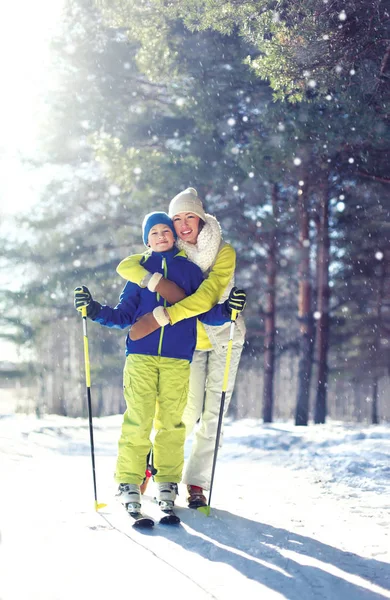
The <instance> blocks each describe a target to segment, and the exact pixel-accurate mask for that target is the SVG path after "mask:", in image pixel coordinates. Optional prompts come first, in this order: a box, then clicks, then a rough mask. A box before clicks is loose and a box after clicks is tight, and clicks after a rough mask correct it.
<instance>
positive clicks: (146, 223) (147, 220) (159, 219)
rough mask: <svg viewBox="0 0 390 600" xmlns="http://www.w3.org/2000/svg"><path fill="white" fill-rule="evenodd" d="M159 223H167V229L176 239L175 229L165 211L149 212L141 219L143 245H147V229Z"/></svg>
mask: <svg viewBox="0 0 390 600" xmlns="http://www.w3.org/2000/svg"><path fill="white" fill-rule="evenodd" d="M159 224H162V225H168V227H169V229H170V230H171V231H172V233H173V237H174V239H175V240H176V239H177V235H176V231H175V228H174V226H173V221H172V219H170V218H169V217H168V215H167V213H165V212H151V213H148V214H147V215H145V217H144V220H143V221H142V239H143V242H144V244H145V246H147V245H148V237H149V231H150V230H151V229H152V227H154V226H155V225H159Z"/></svg>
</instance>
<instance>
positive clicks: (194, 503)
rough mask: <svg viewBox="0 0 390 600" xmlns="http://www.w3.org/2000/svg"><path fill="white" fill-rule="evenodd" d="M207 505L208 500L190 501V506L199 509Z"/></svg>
mask: <svg viewBox="0 0 390 600" xmlns="http://www.w3.org/2000/svg"><path fill="white" fill-rule="evenodd" d="M205 506H207V502H204V501H203V500H193V501H192V502H189V503H188V508H194V509H198V508H204V507H205Z"/></svg>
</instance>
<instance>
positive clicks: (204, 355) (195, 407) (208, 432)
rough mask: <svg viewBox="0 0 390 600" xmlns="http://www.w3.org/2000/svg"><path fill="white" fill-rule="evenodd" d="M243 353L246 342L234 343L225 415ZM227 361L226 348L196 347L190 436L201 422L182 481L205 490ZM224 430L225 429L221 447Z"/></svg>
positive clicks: (190, 395) (187, 413)
mask: <svg viewBox="0 0 390 600" xmlns="http://www.w3.org/2000/svg"><path fill="white" fill-rule="evenodd" d="M241 352H242V343H237V344H234V343H233V348H232V354H231V360H230V369H229V379H228V386H227V390H226V397H225V406H224V416H225V414H226V412H227V410H228V408H229V403H230V399H231V397H232V393H233V389H234V383H235V380H236V374H237V370H238V365H239V362H240V357H241ZM225 364H226V349H225V351H224V352H221V353H217V352H216V351H215V350H196V351H195V353H194V357H193V359H192V363H191V370H190V386H189V393H188V401H187V406H186V408H185V410H184V414H183V422H184V424H185V426H186V436H187V437H188V436H189V435H190V434H191V433H192V431H193V430H194V428H195V426H196V423H197V421H198V419H200V422H199V424H198V425H197V427H196V429H195V433H194V439H193V441H192V446H191V452H190V456H189V459H188V461H187V463H186V465H185V467H184V473H183V478H182V482H183V483H185V484H191V485H198V486H200V487H202V488H203V489H205V490H209V489H210V480H211V470H212V466H213V457H214V449H215V439H216V434H217V428H218V417H219V410H220V406H221V395H222V385H223V376H224V373H225ZM222 433H223V430H221V438H220V442H219V446H220V447H221V445H222Z"/></svg>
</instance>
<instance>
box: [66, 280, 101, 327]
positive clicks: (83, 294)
mask: <svg viewBox="0 0 390 600" xmlns="http://www.w3.org/2000/svg"><path fill="white" fill-rule="evenodd" d="M73 293H74V307H75V309H76V310H78V311H79V312H81V310H82V308H83V307H84V306H86V307H87V317H89V318H90V319H94V318H95V317H96V315H97V314H98V312H99V311H100V309H101V307H102V305H101V304H99V302H96V300H93V298H92V295H91V292H90V291H89V289H88V288H87V286H86V285H81V286H79V287H77V288H75V290H74V292H73Z"/></svg>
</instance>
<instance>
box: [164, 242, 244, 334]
mask: <svg viewBox="0 0 390 600" xmlns="http://www.w3.org/2000/svg"><path fill="white" fill-rule="evenodd" d="M235 268H236V252H235V250H234V248H233V247H232V246H230V244H226V246H223V248H221V250H220V251H219V253H218V256H217V260H216V261H215V263H214V266H213V268H212V270H211V271H210V273H209V276H208V277H207V279H205V280H204V281H203V283H202V284H201V285H200V286H199V288H198V289H197V291H196V292H195V293H194V294H192V295H191V296H188V297H187V298H185V299H184V300H181V301H180V302H178V303H177V304H175V305H174V306H169V307H168V308H167V309H166V311H167V313H168V315H169V321H170V323H171V325H174V324H175V323H178V322H179V321H182V320H183V319H188V318H190V317H197V316H198V315H201V314H202V313H205V312H207V311H208V310H210V308H212V307H213V306H214V305H215V304H217V302H219V300H220V299H221V297H222V295H223V293H224V291H225V290H226V288H227V286H228V285H229V283H230V281H231V279H232V277H233V275H234V271H235Z"/></svg>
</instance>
